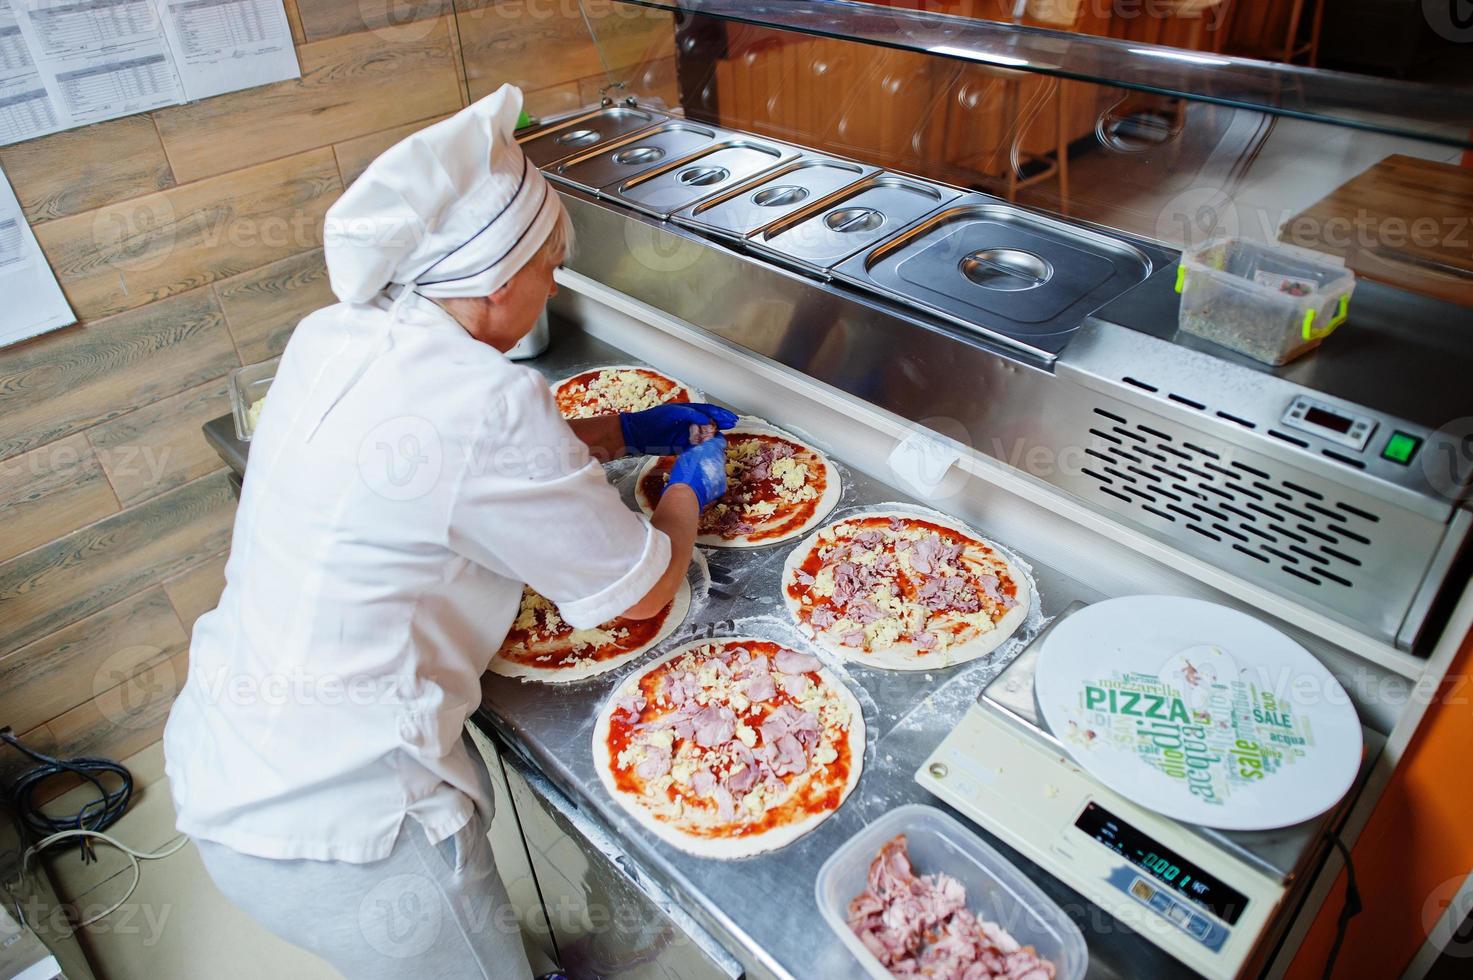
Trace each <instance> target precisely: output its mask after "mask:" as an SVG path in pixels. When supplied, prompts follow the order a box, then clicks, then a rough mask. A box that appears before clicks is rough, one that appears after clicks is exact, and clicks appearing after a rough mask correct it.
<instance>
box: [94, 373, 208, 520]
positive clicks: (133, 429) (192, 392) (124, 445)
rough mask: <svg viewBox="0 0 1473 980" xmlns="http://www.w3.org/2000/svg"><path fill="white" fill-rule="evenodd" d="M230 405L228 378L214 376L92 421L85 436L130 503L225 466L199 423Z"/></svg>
mask: <svg viewBox="0 0 1473 980" xmlns="http://www.w3.org/2000/svg"><path fill="white" fill-rule="evenodd" d="M229 411H230V396H229V395H228V394H227V393H226V379H225V378H216V379H215V380H213V381H209V382H206V383H205V384H202V385H199V386H198V387H195V388H190V389H188V390H187V391H181V392H180V393H179V394H177V395H170V396H169V397H168V398H161V399H159V400H158V401H156V402H154V403H153V404H152V405H146V406H144V407H143V408H140V409H138V410H137V411H133V412H129V413H128V414H127V415H121V416H119V417H118V418H115V419H113V420H112V421H109V422H103V423H102V424H101V425H97V426H93V427H92V428H91V429H88V430H87V440H88V441H89V442H90V443H92V448H93V450H94V451H95V452H96V453H97V458H98V460H99V461H100V462H101V463H102V468H103V469H104V470H106V471H107V478H108V481H109V482H110V483H112V486H113V490H114V491H115V492H116V493H117V495H118V500H119V501H121V502H122V504H123V506H124V507H130V506H132V505H133V504H136V503H138V502H139V501H141V500H146V499H147V498H149V497H152V496H154V495H155V494H159V493H163V492H164V491H165V490H169V489H172V488H173V487H177V486H180V485H182V484H185V483H188V482H190V481H191V480H196V479H198V478H199V477H202V476H204V475H205V474H206V473H213V472H214V471H215V470H218V469H220V468H221V467H223V466H224V465H225V464H224V462H223V461H222V460H221V459H220V454H219V453H217V452H215V450H214V449H213V448H212V447H211V446H210V444H209V443H207V442H205V436H204V433H203V432H201V431H200V427H201V426H202V425H204V424H205V423H206V422H208V421H209V420H210V419H213V418H218V417H219V416H221V415H224V414H226V413H228V412H229Z"/></svg>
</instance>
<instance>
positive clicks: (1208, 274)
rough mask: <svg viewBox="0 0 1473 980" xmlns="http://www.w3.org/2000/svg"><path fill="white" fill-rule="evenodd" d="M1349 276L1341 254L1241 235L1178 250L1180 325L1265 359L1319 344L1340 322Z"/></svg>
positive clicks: (1276, 360) (1281, 359)
mask: <svg viewBox="0 0 1473 980" xmlns="http://www.w3.org/2000/svg"><path fill="white" fill-rule="evenodd" d="M1354 290H1355V275H1354V274H1353V273H1352V272H1351V271H1350V270H1349V269H1347V268H1345V262H1344V260H1343V259H1340V258H1337V257H1335V256H1330V255H1322V254H1320V253H1319V252H1311V251H1309V250H1308V249H1302V248H1297V247H1295V246H1292V245H1278V244H1273V245H1270V244H1264V243H1262V242H1254V241H1249V240H1248V239H1246V238H1226V239H1220V240H1218V241H1214V242H1209V243H1208V244H1206V245H1203V246H1201V247H1200V248H1197V249H1195V250H1193V251H1189V252H1186V253H1184V254H1183V255H1182V260H1181V269H1180V270H1179V271H1178V272H1177V279H1176V291H1177V292H1179V293H1181V314H1180V326H1181V329H1182V330H1184V331H1186V332H1187V333H1189V334H1192V335H1194V336H1197V337H1202V338H1203V339H1206V340H1211V341H1213V342H1215V343H1219V344H1222V345H1223V346H1224V347H1230V348H1232V349H1233V350H1235V351H1238V352H1240V353H1243V354H1247V355H1248V356H1249V357H1251V358H1253V359H1255V360H1258V361H1263V362H1264V363H1266V364H1284V363H1287V362H1288V361H1292V360H1293V359H1294V358H1296V357H1298V356H1300V355H1301V354H1304V353H1306V352H1308V351H1311V350H1313V349H1314V348H1316V347H1318V346H1319V345H1320V343H1321V342H1323V341H1324V339H1325V338H1326V337H1328V336H1329V335H1330V334H1331V333H1332V332H1334V330H1335V328H1336V327H1338V326H1340V324H1342V323H1344V322H1345V318H1346V316H1347V315H1348V313H1349V310H1350V295H1351V293H1352V292H1353V291H1354Z"/></svg>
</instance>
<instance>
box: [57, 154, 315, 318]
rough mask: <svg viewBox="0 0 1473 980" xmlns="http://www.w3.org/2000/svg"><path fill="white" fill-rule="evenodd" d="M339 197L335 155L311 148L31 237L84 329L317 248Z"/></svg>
mask: <svg viewBox="0 0 1473 980" xmlns="http://www.w3.org/2000/svg"><path fill="white" fill-rule="evenodd" d="M341 192H342V181H341V180H339V178H338V168H337V162H336V161H335V160H334V159H333V155H332V150H330V149H327V148H323V149H319V150H311V151H308V152H306V153H302V154H299V155H297V156H291V157H285V158H283V159H280V160H273V161H271V162H270V163H263V164H260V165H258V166H253V167H248V168H246V169H244V170H239V171H236V172H235V173H230V174H224V175H222V176H219V177H212V178H210V179H209V180H201V181H197V182H195V183H192V184H185V185H183V186H180V187H175V188H173V189H171V190H167V191H162V192H160V193H158V194H149V195H146V196H144V197H139V198H134V199H133V200H131V201H125V202H123V203H120V204H111V205H108V206H107V207H104V208H99V209H98V210H96V211H92V212H89V213H87V214H79V215H74V216H72V217H69V218H60V219H58V220H56V221H50V222H47V223H46V224H44V225H41V226H40V227H38V228H37V229H36V237H37V239H39V240H40V243H41V248H42V250H43V251H45V253H46V256H47V258H48V259H49V260H50V262H51V268H52V270H53V271H54V272H55V273H56V278H57V280H58V281H59V282H60V283H61V287H62V290H63V291H64V292H65V293H66V295H67V299H68V300H70V301H71V304H72V308H73V309H74V310H76V311H77V315H78V317H80V318H81V319H82V321H83V322H86V321H88V320H95V319H97V318H99V317H104V316H108V315H109V314H112V313H118V312H121V311H123V310H131V309H134V308H136V307H139V306H143V305H145V304H147V303H151V302H153V301H155V300H159V299H163V298H164V297H166V296H172V295H173V294H175V293H181V292H184V291H185V290H189V289H194V288H195V287H197V286H203V285H207V284H209V283H212V282H214V281H216V280H218V279H224V278H226V277H228V276H233V275H236V274H238V273H241V272H244V271H246V270H248V269H254V268H257V267H258V266H261V265H264V264H266V263H267V262H272V261H275V260H276V259H279V258H283V257H285V256H288V255H292V254H294V253H297V252H301V251H304V250H306V249H310V248H313V247H315V246H317V245H320V244H322V219H323V216H324V215H325V214H326V213H327V209H328V207H329V206H330V205H331V204H332V202H333V201H335V200H337V197H338V194H339V193H341Z"/></svg>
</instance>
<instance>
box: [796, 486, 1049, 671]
mask: <svg viewBox="0 0 1473 980" xmlns="http://www.w3.org/2000/svg"><path fill="white" fill-rule="evenodd" d="M783 588H784V591H785V592H786V594H787V598H788V600H789V602H788V606H789V609H791V610H793V612H794V615H795V617H796V618H797V619H798V621H799V623H800V625H806V626H808V627H809V628H810V629H811V630H812V631H813V632H815V633H818V632H823V633H826V634H827V635H829V636H830V637H832V638H834V639H835V640H837V642H838V643H839V644H840V645H842V646H845V647H852V648H854V649H856V650H859V651H864V652H875V651H877V650H883V649H886V648H889V647H894V646H896V645H900V644H904V645H907V646H908V647H909V648H910V649H911V650H912V651H913V652H914V653H915V654H916V655H917V656H921V657H924V656H925V655H927V654H929V653H933V652H935V653H940V652H943V651H946V650H948V649H950V648H952V647H955V646H958V645H960V644H963V643H966V642H968V641H969V640H972V639H974V638H976V637H977V636H979V635H981V634H984V633H987V632H989V631H991V630H992V629H993V628H994V627H995V626H996V624H998V623H999V622H1000V621H1001V620H1003V619H1004V617H1006V616H1007V615H1008V614H1009V613H1010V612H1011V611H1013V610H1014V609H1015V608H1017V607H1018V605H1019V602H1020V598H1019V585H1018V582H1017V581H1016V580H1015V579H1014V578H1013V574H1012V569H1011V565H1010V564H1009V563H1008V561H1007V559H1006V558H1005V557H1004V556H1003V555H1001V554H1000V553H998V552H997V551H995V550H994V549H992V548H990V547H988V546H987V545H986V544H985V543H984V542H982V541H979V540H978V539H977V538H975V537H972V536H969V535H967V534H964V533H963V532H961V531H959V530H957V529H956V528H953V527H949V526H947V525H945V524H942V523H938V522H935V521H929V520H925V519H923V518H919V517H896V516H888V515H860V516H858V517H855V518H850V519H847V520H843V521H839V522H837V523H835V524H833V525H830V526H829V527H827V528H824V529H823V530H822V531H820V532H819V534H818V535H817V536H816V538H815V539H813V545H812V546H811V547H809V549H808V551H807V553H806V554H805V555H803V557H802V560H801V561H798V562H796V563H790V565H789V568H788V572H787V575H786V576H785V578H784V582H783Z"/></svg>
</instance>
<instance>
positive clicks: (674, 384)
mask: <svg viewBox="0 0 1473 980" xmlns="http://www.w3.org/2000/svg"><path fill="white" fill-rule="evenodd" d="M552 393H553V398H554V399H555V400H556V401H557V407H558V411H559V412H560V413H562V416H563V418H567V419H587V418H593V417H594V416H596V415H612V414H614V413H616V412H640V411H643V410H645V409H647V408H654V407H655V406H656V405H666V404H671V403H676V402H689V401H691V400H692V399H691V392H690V389H689V388H687V387H686V386H685V385H683V384H681V383H680V382H679V381H676V380H675V379H674V378H670V377H666V376H665V375H663V374H661V373H660V372H659V371H655V370H652V369H650V368H640V367H612V368H595V369H593V370H592V371H584V372H582V373H581V374H575V375H573V376H572V377H571V378H564V379H563V380H562V381H559V382H558V383H557V384H556V385H554V386H553V392H552Z"/></svg>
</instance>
